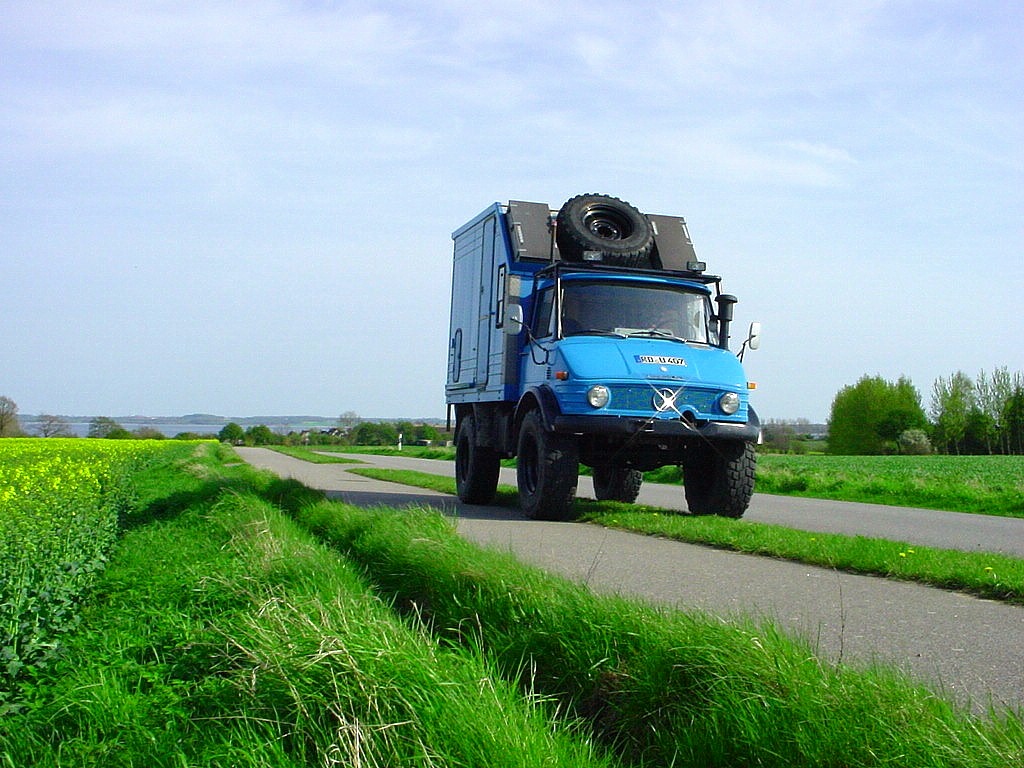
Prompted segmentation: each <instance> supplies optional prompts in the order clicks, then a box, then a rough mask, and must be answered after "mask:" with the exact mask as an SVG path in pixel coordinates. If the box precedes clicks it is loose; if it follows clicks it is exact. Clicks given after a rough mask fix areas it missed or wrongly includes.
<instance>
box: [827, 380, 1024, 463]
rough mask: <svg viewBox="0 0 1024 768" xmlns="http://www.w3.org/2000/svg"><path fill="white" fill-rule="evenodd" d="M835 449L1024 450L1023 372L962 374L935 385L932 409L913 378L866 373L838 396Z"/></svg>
mask: <svg viewBox="0 0 1024 768" xmlns="http://www.w3.org/2000/svg"><path fill="white" fill-rule="evenodd" d="M828 428H829V432H828V452H829V453H833V454H839V455H864V454H886V453H906V454H921V453H932V452H937V453H948V454H956V455H961V454H964V455H966V454H1015V455H1021V454H1024V374H1022V373H1020V372H1016V373H1011V372H1010V371H1009V369H1008V368H1006V367H1005V366H1004V367H1002V368H997V369H996V370H995V371H993V372H991V373H987V372H985V371H984V370H983V371H981V372H980V373H978V375H977V376H975V377H974V378H972V377H971V376H969V375H968V374H966V373H964V372H963V371H957V372H956V373H954V374H952V375H950V376H940V377H939V378H938V379H936V380H935V382H934V383H933V385H932V391H931V401H930V403H929V407H928V410H927V412H926V411H925V409H924V407H923V406H922V404H921V395H920V393H919V392H918V390H917V388H916V387H915V386H914V385H913V383H912V382H911V381H910V379H908V378H906V377H905V376H901V377H900V378H899V379H897V380H896V381H887V380H886V379H884V378H882V377H881V376H867V375H865V376H863V377H861V379H860V380H859V381H857V383H856V384H851V385H848V386H845V387H843V388H842V389H841V390H839V392H838V394H836V396H835V399H834V400H833V401H832V409H831V414H830V416H829V422H828Z"/></svg>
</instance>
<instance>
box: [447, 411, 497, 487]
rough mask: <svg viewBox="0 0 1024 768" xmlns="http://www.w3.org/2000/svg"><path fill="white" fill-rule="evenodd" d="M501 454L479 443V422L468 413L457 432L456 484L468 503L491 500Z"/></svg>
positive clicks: (495, 485)
mask: <svg viewBox="0 0 1024 768" xmlns="http://www.w3.org/2000/svg"><path fill="white" fill-rule="evenodd" d="M500 469H501V457H500V456H499V455H498V452H497V451H495V450H494V449H493V448H483V447H481V446H479V445H477V444H476V422H475V421H474V419H473V417H472V416H466V417H464V418H463V419H462V422H461V423H460V424H459V431H458V434H457V435H456V436H455V488H456V491H457V492H458V494H459V498H460V499H461V500H462V501H464V502H465V503H466V504H489V503H490V502H491V501H492V500H493V499H494V492H495V491H496V490H497V489H498V471H499V470H500Z"/></svg>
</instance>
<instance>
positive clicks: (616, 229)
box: [555, 195, 654, 267]
mask: <svg viewBox="0 0 1024 768" xmlns="http://www.w3.org/2000/svg"><path fill="white" fill-rule="evenodd" d="M555 241H556V242H557V243H558V252H559V254H560V255H561V257H562V259H564V260H565V261H582V260H583V254H584V252H585V251H597V252H599V253H601V254H603V258H602V262H603V263H606V264H612V265H614V266H619V267H645V266H650V253H651V248H652V247H653V245H654V232H653V231H652V229H651V223H650V222H649V221H648V220H647V217H646V216H644V215H643V214H642V213H640V211H638V210H637V209H636V208H634V207H633V206H632V205H630V204H629V203H627V202H625V201H623V200H619V199H618V198H616V197H609V196H608V195H577V196H576V197H573V198H570V199H569V200H566V202H565V204H564V205H563V206H562V208H561V210H559V211H558V218H557V229H556V235H555Z"/></svg>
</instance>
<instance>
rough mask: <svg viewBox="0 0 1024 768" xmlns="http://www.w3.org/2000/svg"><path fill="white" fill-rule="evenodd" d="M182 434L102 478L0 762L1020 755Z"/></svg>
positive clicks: (740, 633)
mask: <svg viewBox="0 0 1024 768" xmlns="http://www.w3.org/2000/svg"><path fill="white" fill-rule="evenodd" d="M5 442H6V441H0V458H3V457H4V453H3V452H4V443H5ZM51 442H52V444H53V445H54V450H57V448H56V445H57V441H47V447H49V444H50V443H51ZM80 442H81V441H80ZM185 448H186V452H185V453H181V452H178V453H175V452H167V453H157V454H154V455H150V456H146V457H145V458H144V460H140V461H136V462H134V464H133V465H132V468H131V471H130V472H128V473H120V478H121V479H120V480H119V481H118V482H117V483H116V487H117V488H118V489H120V490H118V491H117V493H116V494H115V495H116V496H117V498H118V499H120V501H119V502H118V504H117V505H116V506H117V508H118V510H119V511H118V514H117V516H116V518H117V530H116V537H115V539H114V541H113V542H112V543H111V544H110V546H109V547H108V549H107V554H106V555H105V556H104V558H105V563H104V564H103V566H102V567H99V568H97V569H95V571H94V578H93V579H92V581H91V583H90V584H89V585H88V586H87V587H86V588H85V589H83V590H81V591H80V592H79V593H78V594H77V595H76V596H75V597H74V598H73V600H72V601H71V609H72V610H73V612H74V613H75V614H76V616H77V619H76V620H75V621H74V622H72V623H70V624H68V625H66V626H63V627H61V629H60V631H59V632H58V633H56V634H54V635H52V636H51V637H50V639H49V640H48V643H49V644H50V648H51V653H50V654H49V655H48V656H47V657H46V658H45V659H39V660H38V661H39V662H40V663H30V664H26V665H25V666H23V667H20V668H17V669H12V668H6V669H2V670H0V681H2V686H3V690H4V692H5V698H4V700H3V703H2V704H0V706H2V707H3V713H2V715H0V765H5V766H17V767H18V768H20V767H21V766H30V765H31V766H95V765H103V766H185V765H188V766H314V765H315V766H322V765H349V766H357V765H358V766H441V765H443V766H493V765H500V766H520V765H522V766H563V765H564V766H641V765H642V766H664V765H675V766H737V765H759V766H787V767H788V766H836V767H837V768H838V766H890V765H892V766H894V765H913V766H936V767H937V766H965V767H967V766H1006V765H1019V764H1021V763H1022V761H1024V721H1022V719H1021V717H1020V715H1019V714H1012V713H1006V712H1003V713H990V714H989V715H987V716H985V717H978V716H975V715H972V714H969V713H968V712H966V711H963V710H960V709H958V708H957V707H955V706H954V705H953V704H951V703H949V702H948V701H947V700H946V699H944V698H943V696H942V694H941V693H937V692H934V691H931V690H929V689H926V688H923V687H921V686H919V685H916V684H912V683H910V682H909V681H907V680H906V679H905V678H902V677H901V676H900V675H898V674H896V673H895V672H892V671H889V670H886V669H884V668H882V667H880V666H872V667H864V668H852V667H847V666H836V665H834V664H830V663H827V662H825V661H823V660H821V659H819V658H817V657H816V656H815V654H814V651H813V648H811V647H809V646H808V645H807V644H806V643H804V642H803V641H800V640H795V639H793V638H789V637H787V636H785V635H784V634H783V633H781V632H780V631H779V630H777V629H776V628H774V627H773V626H772V625H771V624H769V623H765V622H758V623H754V622H737V623H724V622H722V621H720V620H718V619H716V618H712V617H706V616H703V615H699V614H692V615H691V614H686V613H680V612H675V611H660V610H655V609H652V608H650V607H647V606H644V605H642V604H640V603H635V602H630V601H626V600H621V599H612V598H601V597H596V596H594V595H593V594H591V593H590V592H589V591H588V590H586V589H585V588H584V587H582V586H579V585H575V584H571V583H569V582H567V581H564V580H561V579H558V578H555V577H553V576H550V575H547V574H545V573H543V572H541V571H538V570H536V569H533V568H529V567H526V566H523V565H521V564H519V563H518V562H516V561H515V560H513V559H511V558H510V557H508V556H506V555H502V554H498V553H495V552H490V551H486V550H482V549H480V548H478V547H476V546H474V545H471V544H469V543H468V542H466V541H464V540H463V539H461V538H460V537H459V536H457V535H456V533H455V531H454V529H453V527H452V525H451V522H450V521H448V520H446V519H445V518H443V517H442V516H440V515H438V514H435V513H432V512H427V511H408V510H405V511H401V512H397V511H394V510H387V509H376V510H364V509H359V508H355V507H350V506H346V505H343V504H337V503H328V502H326V501H324V500H323V499H322V497H321V496H320V494H318V493H315V492H313V491H310V490H309V489H306V488H304V487H302V486H300V485H299V484H297V483H295V482H293V481H282V480H279V479H277V478H275V477H272V476H270V475H266V474H262V473H256V472H254V471H252V470H251V469H250V468H249V467H247V466H246V465H243V464H240V463H239V462H238V461H237V459H236V458H235V457H234V456H233V455H232V454H231V453H230V451H228V450H225V449H224V448H222V447H220V446H217V445H215V444H210V443H207V444H201V445H196V444H192V445H186V446H185ZM22 466H30V464H26V463H23V464H22ZM25 474H26V476H29V475H31V474H33V473H32V472H31V471H30V470H26V473H25ZM35 474H36V475H37V476H38V475H39V474H40V473H38V472H36V473H35ZM14 487H15V486H14V485H13V484H8V485H0V494H3V493H4V490H10V489H11V488H14ZM90 487H92V486H90ZM113 487H114V485H111V484H109V483H108V484H107V485H106V486H102V485H101V486H100V496H99V498H100V505H99V506H101V507H102V506H103V503H102V500H103V498H104V495H105V494H106V493H107V490H106V488H113ZM3 498H4V499H5V500H6V502H10V501H11V500H14V499H18V498H20V495H19V492H18V491H16V490H15V491H12V492H11V493H10V494H6V495H4V496H3ZM22 509H23V507H20V506H16V505H10V504H7V503H5V505H4V507H2V509H0V519H8V518H11V519H13V518H14V517H16V516H17V515H18V514H20V510H22ZM12 510H13V511H12ZM35 519H39V518H38V515H37V517H36V518H35ZM103 519H105V518H97V520H98V521H102V520H103ZM8 522H9V521H8ZM98 525H100V526H102V525H105V523H103V522H98ZM11 566H12V562H11V561H5V563H4V568H5V571H4V572H2V573H0V577H2V578H4V579H5V580H6V579H7V578H8V575H9V574H8V572H7V569H9V568H10V567H11Z"/></svg>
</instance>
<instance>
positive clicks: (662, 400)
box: [651, 387, 684, 416]
mask: <svg viewBox="0 0 1024 768" xmlns="http://www.w3.org/2000/svg"><path fill="white" fill-rule="evenodd" d="M683 389H684V387H680V388H679V389H677V390H671V389H668V388H667V387H666V388H664V389H655V390H654V397H653V398H652V399H651V400H652V402H653V404H654V410H656V411H657V412H658V413H665V412H666V411H675V412H676V413H677V414H679V416H682V415H683V414H682V411H680V410H679V409H678V408H677V407H676V398H677V397H679V395H680V394H681V393H682V391H683Z"/></svg>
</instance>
